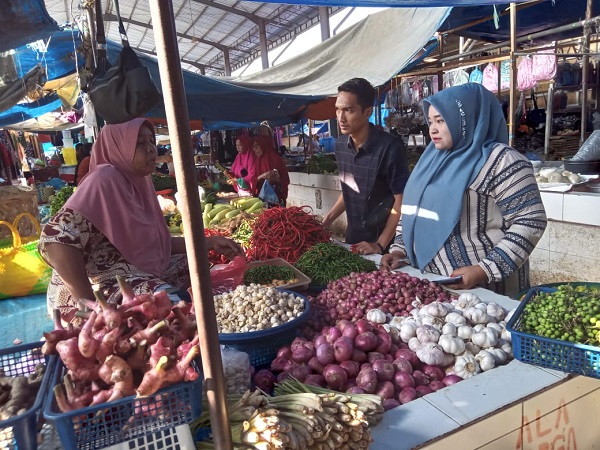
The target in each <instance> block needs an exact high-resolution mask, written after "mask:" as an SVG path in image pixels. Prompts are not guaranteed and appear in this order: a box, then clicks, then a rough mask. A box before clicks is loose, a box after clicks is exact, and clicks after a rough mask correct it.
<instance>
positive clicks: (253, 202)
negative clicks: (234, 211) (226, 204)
mask: <svg viewBox="0 0 600 450" xmlns="http://www.w3.org/2000/svg"><path fill="white" fill-rule="evenodd" d="M257 204H259V205H261V206H262V200H261V199H260V198H252V199H251V200H248V201H247V202H245V203H244V204H243V205H242V207H241V209H243V210H244V211H248V210H249V209H250V208H252V207H253V206H254V205H257Z"/></svg>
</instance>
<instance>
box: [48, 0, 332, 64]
mask: <svg viewBox="0 0 600 450" xmlns="http://www.w3.org/2000/svg"><path fill="white" fill-rule="evenodd" d="M101 1H102V11H103V18H104V21H105V30H106V38H107V39H108V40H112V41H115V42H119V41H120V35H119V30H118V23H117V16H116V13H115V7H114V3H113V0H101ZM44 3H45V5H46V10H47V11H48V14H49V15H50V16H51V17H52V18H53V19H54V20H55V21H56V22H57V23H58V24H59V25H60V26H62V25H64V24H65V23H68V22H73V21H74V20H75V18H76V16H78V15H80V13H81V11H80V10H78V9H77V8H78V3H79V1H78V0H73V1H71V0H69V1H67V0H45V1H44ZM71 4H73V7H72V12H71ZM119 6H120V11H121V17H122V18H123V22H124V24H125V29H126V32H127V37H128V39H129V43H130V45H131V47H133V48H134V49H135V50H136V51H139V52H141V53H145V54H147V55H154V56H155V55H156V47H155V45H154V34H153V31H152V23H151V18H150V6H149V3H148V1H147V0H120V1H119ZM325 9H326V10H327V13H328V14H334V13H336V12H339V11H340V10H342V9H343V8H342V7H341V6H333V7H329V8H325ZM173 11H174V13H175V24H176V28H177V36H178V46H179V51H180V54H181V63H182V64H181V65H182V68H183V69H187V70H190V71H192V72H196V73H202V74H206V75H213V76H214V75H229V74H230V72H231V71H234V70H236V69H238V68H240V67H243V66H245V65H246V64H248V63H250V62H251V61H253V60H254V59H256V58H260V57H261V54H262V53H261V46H263V47H262V48H266V49H267V50H272V49H274V48H276V47H278V46H280V45H281V44H284V43H286V42H289V41H291V40H292V39H294V38H295V37H296V36H297V35H299V34H300V33H302V32H303V31H305V30H306V29H308V28H311V27H313V26H315V25H317V24H318V23H319V7H317V6H307V5H288V4H275V3H259V2H250V1H237V0H219V1H215V0H173ZM324 12H325V11H324V10H321V13H324ZM261 36H262V38H261ZM261 39H262V41H263V42H261Z"/></svg>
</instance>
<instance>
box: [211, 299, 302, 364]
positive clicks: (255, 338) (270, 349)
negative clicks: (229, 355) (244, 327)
mask: <svg viewBox="0 0 600 450" xmlns="http://www.w3.org/2000/svg"><path fill="white" fill-rule="evenodd" d="M278 290H280V291H282V292H291V291H288V290H286V289H278ZM292 293H293V294H294V295H295V296H296V297H301V298H302V299H304V312H303V313H302V314H301V315H300V316H299V317H296V318H295V319H293V320H290V321H289V322H287V323H284V324H283V325H279V326H277V327H273V328H268V329H266V330H260V331H251V332H249V333H220V334H219V343H221V344H222V345H225V346H227V347H231V348H235V349H237V350H239V351H242V352H246V353H248V355H249V356H250V364H252V365H253V366H254V368H255V369H260V368H263V367H268V366H269V365H270V364H271V361H273V359H275V357H276V356H277V351H278V350H279V348H280V347H282V346H284V345H286V344H289V343H291V342H292V341H293V340H294V338H295V337H296V335H297V332H298V327H299V326H300V325H301V324H302V323H304V322H305V321H306V320H308V317H309V315H310V302H309V301H308V299H307V298H306V297H305V296H303V295H299V294H297V293H296V292H292Z"/></svg>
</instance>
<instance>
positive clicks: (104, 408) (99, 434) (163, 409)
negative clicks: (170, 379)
mask: <svg viewBox="0 0 600 450" xmlns="http://www.w3.org/2000/svg"><path fill="white" fill-rule="evenodd" d="M194 364H195V363H194ZM194 367H195V368H196V371H198V372H200V368H199V366H198V365H197V364H195V365H194ZM65 373H66V370H65V368H64V366H63V364H62V362H60V361H57V363H56V364H55V367H54V369H53V373H52V378H51V382H50V387H49V390H48V398H47V400H46V404H45V407H44V417H45V418H46V419H47V420H48V421H50V422H52V423H53V424H54V426H55V427H56V429H57V431H58V435H59V437H60V440H61V442H62V444H63V448H64V449H65V450H90V449H101V448H106V447H110V446H113V445H116V444H119V443H124V442H128V441H135V439H139V438H143V437H145V436H146V437H147V436H150V435H152V434H154V433H156V432H158V431H160V430H164V429H167V428H175V427H178V426H179V425H185V424H188V423H190V422H192V421H193V420H195V419H197V418H198V417H199V416H200V414H201V412H202V376H200V377H199V378H198V379H197V380H196V381H193V382H189V383H179V384H175V385H173V386H168V387H166V388H163V389H161V390H159V391H158V392H157V393H155V394H153V395H150V396H148V397H142V398H136V397H134V396H130V397H125V398H123V399H120V400H117V401H114V402H111V403H103V404H100V405H94V406H90V407H87V408H82V409H78V410H75V411H71V412H66V413H62V412H60V410H59V409H58V406H57V404H56V399H55V397H54V392H53V388H54V386H56V385H58V384H59V383H61V382H62V379H63V376H64V374H65ZM117 448H127V447H117ZM130 448H137V447H130Z"/></svg>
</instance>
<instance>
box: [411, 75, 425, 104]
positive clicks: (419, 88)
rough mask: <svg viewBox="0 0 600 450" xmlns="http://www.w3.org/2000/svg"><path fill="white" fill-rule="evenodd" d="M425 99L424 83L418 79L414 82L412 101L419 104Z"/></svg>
mask: <svg viewBox="0 0 600 450" xmlns="http://www.w3.org/2000/svg"><path fill="white" fill-rule="evenodd" d="M421 100H423V84H422V83H421V82H420V81H419V80H417V81H415V82H414V83H413V84H412V103H413V105H418V104H419V103H421Z"/></svg>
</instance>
